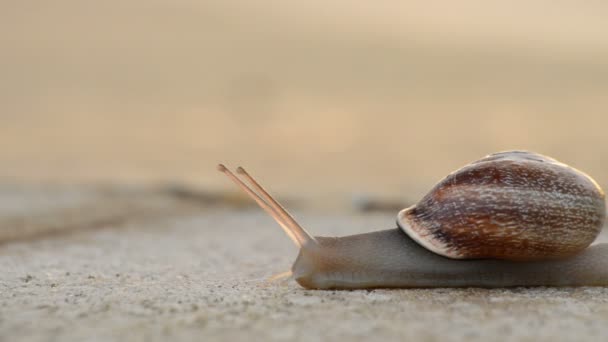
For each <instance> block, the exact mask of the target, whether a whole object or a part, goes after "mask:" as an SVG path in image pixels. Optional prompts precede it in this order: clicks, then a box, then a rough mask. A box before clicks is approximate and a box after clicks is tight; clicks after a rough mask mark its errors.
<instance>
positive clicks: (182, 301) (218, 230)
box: [0, 207, 608, 341]
mask: <svg viewBox="0 0 608 342" xmlns="http://www.w3.org/2000/svg"><path fill="white" fill-rule="evenodd" d="M297 214H298V215H297V216H298V217H299V218H300V220H301V222H302V223H303V224H304V225H305V226H307V227H309V229H310V230H311V231H312V232H314V233H315V234H316V235H345V234H352V233H358V232H365V231H369V230H375V229H383V228H390V227H393V226H394V223H393V222H394V215H392V214H390V215H389V214H372V215H367V214H366V215H363V214H353V213H343V214H326V213H319V212H306V211H298V212H297ZM83 215H86V214H84V213H83ZM57 220H61V217H57ZM83 222H84V221H83ZM296 254H297V250H296V248H295V247H294V246H293V245H292V243H291V242H290V241H289V239H288V238H287V237H286V236H284V234H283V233H282V232H281V230H280V228H279V227H278V226H276V224H275V223H274V222H272V221H271V220H270V219H269V218H267V217H266V216H265V215H264V214H263V213H260V212H259V211H258V210H253V209H247V210H235V209H230V208H223V207H217V208H215V207H210V208H206V209H205V208H203V209H199V210H190V211H180V212H179V214H176V215H164V216H162V215H161V216H157V217H154V218H153V219H149V220H126V221H120V222H112V221H109V223H107V224H106V226H104V227H101V228H100V227H97V229H94V230H83V231H72V233H70V234H64V235H58V236H51V237H44V238H40V239H30V240H23V241H18V242H12V243H5V244H3V245H0V269H1V270H2V273H1V274H0V340H2V341H26V340H27V341H49V340H51V341H53V340H56V341H82V340H93V341H95V340H99V341H108V340H128V341H166V340H171V341H174V340H201V341H215V340H218V341H233V340H246V341H266V340H307V341H309V340H310V341H315V340H349V341H369V340H383V341H391V340H393V341H404V340H410V341H439V340H441V341H443V340H455V341H475V340H477V341H488V340H492V341H494V340H513V341H539V340H545V341H549V340H551V341H555V340H572V341H582V340H589V341H590V340H606V338H607V337H608V288H591V287H589V288H514V289H494V290H489V289H475V288H472V289H414V290H412V289H409V290H373V291H312V290H305V289H303V288H301V287H299V286H298V285H297V284H296V283H295V282H294V281H293V280H284V281H274V282H269V281H267V279H268V277H270V276H271V275H273V274H276V273H280V272H282V271H286V270H288V269H289V267H290V266H291V262H293V260H294V259H295V256H296Z"/></svg>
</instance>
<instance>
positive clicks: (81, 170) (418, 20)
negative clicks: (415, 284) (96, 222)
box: [0, 0, 608, 200]
mask: <svg viewBox="0 0 608 342" xmlns="http://www.w3.org/2000/svg"><path fill="white" fill-rule="evenodd" d="M1 7H2V10H1V11H0V120H1V125H0V182H2V183H24V182H25V183H31V182H34V183H57V182H59V183H73V182H80V183H83V182H84V183H87V182H91V181H94V182H106V183H108V182H109V183H121V184H122V183H137V184H142V183H143V184H150V183H152V184H154V183H159V182H161V183H162V182H183V183H185V184H192V185H196V186H201V187H204V188H207V189H212V190H224V189H230V190H232V189H233V188H232V185H231V184H229V183H228V182H226V181H225V180H224V179H223V178H221V177H220V175H218V174H217V173H216V171H215V168H214V167H215V164H216V163H218V162H219V161H223V162H226V163H227V164H229V165H233V166H236V165H237V164H243V165H246V166H248V167H249V168H250V169H251V171H253V172H254V173H255V174H256V175H258V176H259V177H260V178H261V179H262V180H263V181H264V182H265V183H267V184H268V185H269V187H270V188H271V189H272V190H274V191H275V192H277V193H281V194H284V195H288V196H291V197H302V198H307V199H315V200H318V199H319V198H320V199H321V200H322V199H323V198H326V199H327V198H336V199H340V198H349V197H350V196H353V195H356V194H360V193H363V194H374V195H377V194H379V195H386V196H391V197H400V196H404V195H405V194H407V196H408V197H409V196H412V197H417V196H419V195H420V194H422V193H423V192H424V191H426V190H427V189H428V188H429V187H430V186H431V185H432V184H433V183H434V182H435V181H437V180H438V179H439V178H441V177H443V176H444V175H445V174H446V173H447V172H449V171H451V170H453V169H455V168H457V167H459V166H461V165H463V164H464V163H467V162H469V161H471V160H474V159H476V158H479V157H481V156H483V155H485V154H488V153H490V152H494V151H498V150H504V149H530V150H535V151H538V152H542V153H546V154H549V155H551V156H553V157H555V158H557V159H560V160H562V161H565V162H567V163H569V164H572V165H574V166H576V167H578V168H581V169H583V170H585V171H587V172H588V173H590V174H591V175H592V176H594V177H595V178H596V179H597V180H598V182H599V183H600V184H601V185H603V186H604V187H606V186H608V134H606V123H607V122H608V34H607V32H608V20H606V18H607V17H608V6H607V5H605V4H604V3H603V2H597V1H596V2H585V3H581V2H576V1H562V2H552V1H533V2H529V1H514V2H513V1H509V2H486V1H464V2H462V1H459V2H453V3H451V2H444V3H442V4H439V3H429V2H427V1H408V2H391V1H374V2H367V3H366V2H358V3H353V2H351V1H342V0H336V1H330V2H327V1H318V0H312V1H270V0H260V1H236V0H232V1H194V0H177V1H141V0H121V1H101V2H99V1H95V2H91V1H64V0H62V1H40V2H31V1H9V2H3V3H2V5H1Z"/></svg>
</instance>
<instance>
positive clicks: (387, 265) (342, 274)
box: [292, 228, 608, 289]
mask: <svg viewBox="0 0 608 342" xmlns="http://www.w3.org/2000/svg"><path fill="white" fill-rule="evenodd" d="M316 240H317V241H318V245H315V246H304V247H303V248H302V249H301V250H300V254H299V255H298V258H297V259H296V261H295V263H294V265H293V267H292V271H293V274H294V278H295V280H296V281H297V282H298V283H299V284H300V285H302V286H303V287H305V288H310V289H363V288H411V287H489V288H492V287H512V286H608V244H598V245H595V246H591V247H589V248H587V249H586V250H584V251H583V252H582V253H580V254H578V255H576V256H572V257H569V258H564V259H553V260H542V261H531V262H530V261H528V262H516V261H505V260H453V259H448V258H445V257H442V256H439V255H437V254H434V253H433V252H430V251H428V250H426V249H425V248H423V247H421V246H420V245H418V244H417V243H416V242H414V241H413V240H412V239H411V238H409V237H408V236H407V235H406V234H405V233H404V232H402V231H401V230H400V229H397V228H396V229H389V230H383V231H377V232H372V233H367V234H359V235H351V236H345V237H340V238H327V237H317V238H316Z"/></svg>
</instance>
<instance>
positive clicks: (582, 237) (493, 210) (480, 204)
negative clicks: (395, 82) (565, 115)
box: [397, 151, 606, 260]
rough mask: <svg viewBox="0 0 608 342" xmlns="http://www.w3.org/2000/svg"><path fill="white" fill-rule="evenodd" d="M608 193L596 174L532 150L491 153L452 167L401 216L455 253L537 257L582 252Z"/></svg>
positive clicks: (442, 250)
mask: <svg viewBox="0 0 608 342" xmlns="http://www.w3.org/2000/svg"><path fill="white" fill-rule="evenodd" d="M605 217H606V205H605V195H604V192H603V191H602V189H601V188H600V187H599V185H598V184H597V183H596V182H595V181H594V180H593V179H592V178H591V177H589V176H587V175H586V174H584V173H583V172H581V171H578V170H576V169H574V168H572V167H570V166H568V165H565V164H563V163H560V162H558V161H556V160H555V159H552V158H549V157H546V156H543V155H540V154H536V153H531V152H520V151H510V152H501V153H495V154H492V155H489V156H487V157H485V158H483V159H481V160H479V161H476V162H474V163H471V164H469V165H467V166H465V167H463V168H461V169H459V170H457V171H455V172H453V173H451V174H450V175H448V176H447V177H446V178H445V179H443V180H442V181H441V182H439V183H438V184H437V185H436V186H435V187H434V188H433V189H432V190H431V191H430V192H429V193H428V194H427V195H426V196H425V197H424V198H422V200H421V201H420V202H419V203H418V204H416V205H414V206H412V207H409V208H407V209H404V210H402V211H401V212H399V215H398V216H397V224H398V225H399V227H400V228H401V229H403V230H404V231H405V232H406V233H407V234H408V235H409V236H410V237H412V238H413V239H414V240H415V241H417V242H418V243H419V244H421V245H422V246H424V247H426V248H427V249H429V250H431V251H433V252H435V253H437V254H440V255H443V256H446V257H449V258H454V259H477V258H492V259H506V260H538V259H550V258H560V257H566V256H570V255H573V254H576V253H578V252H580V251H582V250H583V249H585V248H586V247H587V246H589V245H590V244H591V243H592V242H593V240H595V238H596V237H597V235H598V234H599V233H600V231H601V229H602V226H603V224H604V220H605Z"/></svg>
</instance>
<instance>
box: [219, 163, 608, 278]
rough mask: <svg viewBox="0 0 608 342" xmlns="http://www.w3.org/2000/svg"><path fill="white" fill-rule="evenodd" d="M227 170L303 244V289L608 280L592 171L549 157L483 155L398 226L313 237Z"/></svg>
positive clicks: (601, 204)
mask: <svg viewBox="0 0 608 342" xmlns="http://www.w3.org/2000/svg"><path fill="white" fill-rule="evenodd" d="M219 169H220V171H222V172H224V173H226V175H228V176H229V177H230V178H231V179H232V180H233V181H235V182H236V183H237V184H238V185H239V186H240V187H241V188H242V189H243V190H244V191H246V192H247V193H248V194H249V195H250V196H251V197H252V198H253V199H254V200H256V202H257V203H258V204H259V205H260V206H261V207H262V208H263V209H264V210H266V211H267V212H268V213H269V214H270V215H271V216H273V217H274V218H275V220H276V221H277V222H278V223H279V225H281V227H283V229H284V230H285V232H286V233H287V234H288V235H289V236H290V237H291V238H292V240H293V241H294V242H295V243H296V244H297V245H298V246H299V247H300V253H299V255H298V257H297V259H296V261H295V263H294V265H293V267H292V274H293V276H294V278H295V280H296V281H297V282H298V283H299V284H300V285H302V286H303V287H305V288H315V289H357V288H378V287H389V288H408V287H463V286H475V287H508V286H608V244H598V245H595V246H592V247H589V245H590V244H591V243H592V242H593V241H594V240H595V238H596V237H597V236H598V234H599V233H600V232H601V229H602V227H603V224H604V221H605V217H606V206H605V195H604V192H603V191H602V190H601V188H600V187H599V185H598V184H597V183H596V182H595V181H594V180H593V179H592V178H591V177H589V176H588V175H586V174H584V173H583V172H581V171H578V170H576V169H574V168H572V167H570V166H567V165H565V164H563V163H560V162H558V161H556V160H554V159H552V158H549V157H546V156H543V155H540V154H536V153H532V152H519V151H510V152H502V153H496V154H492V155H489V156H487V157H485V158H483V159H481V160H479V161H476V162H473V163H471V164H469V165H467V166H465V167H463V168H461V169H459V170H457V171H455V172H453V173H451V174H449V175H448V176H447V177H446V178H444V179H443V180H442V181H440V182H439V183H438V184H437V185H436V186H435V187H434V188H433V189H432V190H431V191H430V192H429V193H428V194H427V195H426V196H424V197H423V198H422V199H421V200H420V201H419V202H418V203H417V204H416V205H414V206H412V207H409V208H406V209H403V210H402V211H400V212H399V213H398V215H397V225H398V228H395V229H389V230H382V231H376V232H371V233H367V234H358V235H351V236H345V237H312V236H310V235H309V234H308V233H307V232H306V231H305V230H304V229H303V228H302V227H301V226H299V224H298V223H297V222H296V221H295V220H294V219H293V217H291V215H289V213H287V211H286V210H285V209H284V208H283V207H282V206H281V205H280V204H279V203H278V202H276V201H275V200H274V199H273V198H272V196H270V195H269V194H268V193H267V192H266V191H265V190H264V189H263V188H262V187H261V186H260V185H259V184H258V183H257V182H256V181H255V180H254V179H253V178H252V177H251V176H250V175H249V174H247V172H246V171H245V170H244V169H242V168H238V169H237V171H238V173H240V174H242V175H243V176H244V177H245V178H246V179H247V180H248V181H249V182H250V183H251V185H252V186H253V188H255V190H257V192H258V193H256V192H254V191H253V190H252V189H251V188H249V187H248V186H247V185H245V184H244V183H243V182H242V181H241V180H240V179H239V178H237V177H236V176H235V175H234V174H232V172H230V171H229V170H228V169H226V168H225V167H224V166H223V165H220V166H219Z"/></svg>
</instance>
